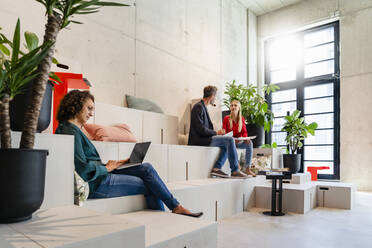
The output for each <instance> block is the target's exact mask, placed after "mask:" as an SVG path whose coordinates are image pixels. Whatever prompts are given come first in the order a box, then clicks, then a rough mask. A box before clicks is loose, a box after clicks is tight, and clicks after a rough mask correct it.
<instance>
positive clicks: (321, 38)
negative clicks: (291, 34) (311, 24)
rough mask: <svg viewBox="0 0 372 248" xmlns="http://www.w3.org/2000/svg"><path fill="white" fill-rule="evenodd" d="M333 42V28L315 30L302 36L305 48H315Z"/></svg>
mask: <svg viewBox="0 0 372 248" xmlns="http://www.w3.org/2000/svg"><path fill="white" fill-rule="evenodd" d="M333 40H334V29H333V27H329V28H325V29H321V30H317V31H314V32H311V33H308V34H305V36H304V45H305V47H310V46H316V45H319V44H323V43H326V42H331V41H333Z"/></svg>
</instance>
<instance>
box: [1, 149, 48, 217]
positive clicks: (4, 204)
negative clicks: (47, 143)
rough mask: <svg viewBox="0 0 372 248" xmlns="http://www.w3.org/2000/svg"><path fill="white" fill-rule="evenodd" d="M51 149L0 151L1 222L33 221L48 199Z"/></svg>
mask: <svg viewBox="0 0 372 248" xmlns="http://www.w3.org/2000/svg"><path fill="white" fill-rule="evenodd" d="M47 156H48V150H36V149H0V161H1V166H0V197H1V203H0V223H12V222H19V221H24V220H28V219H31V217H32V213H33V212H35V211H36V210H37V209H39V208H40V206H41V204H42V202H43V200H44V185H45V165H46V157H47Z"/></svg>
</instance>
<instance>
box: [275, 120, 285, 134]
mask: <svg viewBox="0 0 372 248" xmlns="http://www.w3.org/2000/svg"><path fill="white" fill-rule="evenodd" d="M284 121H285V120H284V118H275V119H274V125H273V131H280V130H282V127H283V125H284Z"/></svg>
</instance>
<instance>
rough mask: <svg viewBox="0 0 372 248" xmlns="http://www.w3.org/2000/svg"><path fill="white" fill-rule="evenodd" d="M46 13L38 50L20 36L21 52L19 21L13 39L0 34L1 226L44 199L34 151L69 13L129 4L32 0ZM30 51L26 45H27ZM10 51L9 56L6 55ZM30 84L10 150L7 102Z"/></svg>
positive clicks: (40, 154) (41, 164)
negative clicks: (23, 47)
mask: <svg viewBox="0 0 372 248" xmlns="http://www.w3.org/2000/svg"><path fill="white" fill-rule="evenodd" d="M35 1H37V2H39V3H41V4H42V5H43V6H44V7H45V10H46V16H47V24H46V25H45V35H44V40H43V43H42V44H41V45H40V46H37V45H35V44H34V43H33V42H35V41H34V40H33V41H32V40H31V43H32V44H33V45H32V44H31V43H29V42H30V37H25V39H26V43H27V44H26V47H28V46H30V45H32V49H28V50H29V51H28V52H27V53H24V52H21V51H20V43H21V38H20V23H19V21H18V22H17V25H16V28H15V31H14V35H13V40H12V41H10V40H9V39H7V38H6V36H5V35H3V34H0V132H1V149H0V161H1V166H0V195H1V197H2V201H1V203H0V222H2V223H4V222H17V221H22V220H27V219H29V218H31V216H32V213H33V212H34V211H36V210H37V209H38V208H39V207H40V206H41V204H42V202H43V199H44V182H45V165H46V157H47V155H48V151H47V150H38V149H33V148H34V142H35V133H36V130H37V124H38V119H39V113H40V109H41V104H42V101H43V98H44V93H45V89H46V85H47V83H48V79H49V76H50V68H51V64H52V60H53V55H54V50H55V42H56V40H57V35H58V33H59V31H60V30H61V29H63V28H66V27H68V26H69V25H70V24H71V23H77V24H81V23H80V22H77V21H74V20H72V18H73V15H80V14H91V13H96V12H98V11H99V8H100V7H102V6H128V5H126V4H121V3H115V2H106V1H101V0H35ZM28 48H29V47H28ZM10 51H11V52H10ZM30 82H32V83H33V84H32V93H31V97H30V101H29V103H28V108H27V111H26V113H25V115H24V125H23V130H22V135H21V141H20V145H19V148H12V140H11V131H10V117H9V102H10V101H12V99H13V98H14V97H15V96H16V95H17V94H19V93H20V92H21V90H22V89H23V88H24V87H25V86H26V85H28V84H29V83H30Z"/></svg>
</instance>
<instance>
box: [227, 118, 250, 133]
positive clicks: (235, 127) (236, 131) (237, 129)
mask: <svg viewBox="0 0 372 248" xmlns="http://www.w3.org/2000/svg"><path fill="white" fill-rule="evenodd" d="M232 124H233V126H232V129H231V128H230V116H229V115H228V116H225V118H224V119H223V125H222V128H223V129H225V131H226V133H228V132H231V131H233V134H234V137H235V138H238V137H248V133H247V128H246V127H245V119H244V117H243V116H242V124H243V125H242V130H241V131H240V132H239V123H236V122H235V121H233V123H232Z"/></svg>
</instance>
